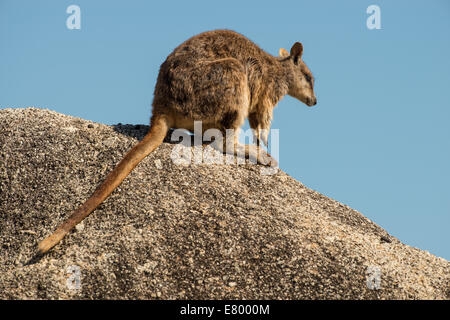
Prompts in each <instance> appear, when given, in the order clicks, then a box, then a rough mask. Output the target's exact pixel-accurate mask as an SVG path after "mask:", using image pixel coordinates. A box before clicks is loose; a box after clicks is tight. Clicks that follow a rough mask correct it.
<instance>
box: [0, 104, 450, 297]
mask: <svg viewBox="0 0 450 320" xmlns="http://www.w3.org/2000/svg"><path fill="white" fill-rule="evenodd" d="M147 130H148V127H147V126H143V125H141V126H131V125H117V126H113V127H110V126H106V125H103V124H98V123H93V122H90V121H86V120H82V119H79V118H74V117H69V116H65V115H62V114H58V113H56V112H52V111H49V110H43V109H35V108H27V109H3V110H0V246H1V250H0V298H1V299H31V298H34V299H36V298H37V299H39V298H43V299H96V298H101V299H128V298H132V299H224V298H226V299H235V298H241V299H449V298H450V289H449V284H450V280H449V271H450V264H449V262H448V261H447V260H445V259H442V258H439V257H436V256H434V255H432V254H430V253H428V252H426V251H422V250H419V249H416V248H413V247H410V246H408V245H405V244H403V243H401V242H400V241H399V240H398V239H396V238H394V237H392V236H390V235H389V234H387V232H386V231H385V230H383V229H382V228H380V227H379V226H378V225H376V224H375V223H373V222H372V221H370V220H369V219H367V218H365V217H364V216H363V215H362V214H360V213H359V212H357V211H355V210H352V209H351V208H349V207H348V206H345V205H343V204H341V203H339V202H337V201H334V200H332V199H329V198H327V197H325V196H323V195H321V194H319V193H317V192H315V191H312V190H310V189H308V188H306V187H305V186H304V185H302V184H301V183H300V182H298V181H296V180H295V179H293V178H291V177H290V176H288V175H287V174H285V173H283V172H282V171H278V173H276V174H273V175H264V174H261V172H260V170H261V168H262V167H261V166H258V165H253V164H241V165H225V164H224V165H219V164H214V165H213V164H198V165H190V166H186V165H179V164H176V163H174V161H172V159H171V156H170V155H171V152H172V150H173V148H175V146H176V145H175V144H170V143H164V144H163V145H161V146H160V147H159V148H158V149H157V150H156V151H155V152H153V153H152V154H151V155H150V156H148V157H147V158H146V159H144V161H142V162H141V163H140V164H139V165H138V167H137V168H136V169H135V170H134V171H133V172H132V173H131V174H130V175H129V176H128V177H127V179H126V180H125V181H124V182H123V183H122V185H121V186H120V187H119V188H118V189H117V190H116V191H115V192H114V193H113V194H112V195H111V196H110V197H109V198H108V199H107V200H106V201H105V202H104V203H103V204H102V205H101V206H100V207H99V208H98V209H97V210H95V211H94V212H93V213H92V214H91V215H90V216H89V217H88V218H87V219H85V220H84V222H83V223H82V224H80V225H79V226H77V228H76V229H75V230H74V231H73V232H71V233H70V234H69V235H68V236H66V238H65V239H64V240H63V241H62V242H61V243H59V245H57V246H56V247H55V248H54V249H53V250H52V251H51V252H50V253H49V254H47V255H46V256H44V257H43V258H42V259H41V260H40V261H38V262H36V263H34V264H30V265H26V262H27V261H28V260H29V259H30V258H31V257H32V256H33V254H34V252H35V251H34V250H35V248H36V244H37V242H38V241H40V240H42V239H43V238H44V237H45V236H47V235H49V234H50V233H51V232H53V231H54V230H55V228H56V226H57V225H58V224H59V223H60V222H62V221H63V220H64V219H65V218H66V217H67V216H68V215H69V213H70V211H71V210H73V209H75V208H76V207H77V206H78V205H80V204H81V203H82V202H83V201H84V200H86V199H87V198H88V196H90V194H91V193H92V192H93V190H94V189H95V188H96V186H97V185H98V184H99V183H100V182H101V181H102V179H103V178H104V177H105V175H106V174H107V173H108V172H109V171H110V170H111V169H112V168H113V166H114V165H115V164H116V163H117V162H118V161H119V160H120V159H121V158H122V156H123V155H124V153H125V152H126V151H127V150H129V149H130V148H131V147H132V146H133V145H134V144H135V143H136V142H137V139H140V138H142V137H143V135H144V134H145V133H146V131H147ZM78 272H79V273H78ZM78 274H79V279H80V281H79V282H77V281H76V279H77V276H78ZM378 275H379V277H378ZM377 279H379V282H377V281H378V280H377Z"/></svg>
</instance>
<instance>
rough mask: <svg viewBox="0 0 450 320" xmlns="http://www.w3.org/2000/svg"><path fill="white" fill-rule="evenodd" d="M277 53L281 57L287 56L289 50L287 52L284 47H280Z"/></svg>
mask: <svg viewBox="0 0 450 320" xmlns="http://www.w3.org/2000/svg"><path fill="white" fill-rule="evenodd" d="M278 55H279V56H280V57H281V58H287V57H289V52H287V50H286V49H283V48H280V50H278Z"/></svg>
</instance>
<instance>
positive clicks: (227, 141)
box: [212, 111, 278, 167]
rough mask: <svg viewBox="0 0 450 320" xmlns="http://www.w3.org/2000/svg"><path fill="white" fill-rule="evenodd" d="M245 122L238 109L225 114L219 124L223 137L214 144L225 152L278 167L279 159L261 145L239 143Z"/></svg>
mask: <svg viewBox="0 0 450 320" xmlns="http://www.w3.org/2000/svg"><path fill="white" fill-rule="evenodd" d="M243 122H244V117H243V115H242V113H240V112H238V111H235V112H231V114H227V115H225V117H224V119H223V121H222V123H221V124H220V125H219V127H221V129H222V130H221V131H222V137H221V138H219V139H216V140H215V141H214V143H213V144H212V146H213V147H214V148H216V149H217V150H219V151H221V152H223V153H225V154H232V155H235V156H237V157H240V158H243V159H249V160H250V161H252V162H254V163H259V164H262V165H266V166H272V167H276V166H277V165H278V164H277V161H276V160H275V159H274V158H272V157H271V156H270V155H269V154H268V153H267V152H265V151H264V150H263V149H262V148H261V147H260V146H255V145H249V144H241V143H239V132H240V127H241V125H242V123H243Z"/></svg>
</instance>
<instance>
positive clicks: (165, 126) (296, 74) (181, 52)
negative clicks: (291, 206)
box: [38, 30, 316, 254]
mask: <svg viewBox="0 0 450 320" xmlns="http://www.w3.org/2000/svg"><path fill="white" fill-rule="evenodd" d="M302 52H303V46H302V45H301V44H300V43H299V42H296V43H295V44H294V45H293V46H292V48H291V51H290V54H288V53H287V51H286V50H284V49H280V57H274V56H272V55H270V54H268V53H266V52H265V51H263V50H262V49H260V48H259V47H258V46H257V45H256V44H254V43H253V42H252V41H250V40H249V39H247V38H246V37H244V36H243V35H241V34H239V33H236V32H234V31H228V30H216V31H210V32H204V33H201V34H199V35H197V36H194V37H192V38H190V39H188V40H187V41H185V42H184V43H182V44H181V45H179V46H178V47H177V48H175V50H174V51H173V52H172V53H171V54H170V55H169V56H168V57H167V59H166V61H164V63H163V64H162V65H161V68H160V71H159V75H158V80H157V83H156V87H155V93H154V100H153V111H152V113H153V115H152V119H151V126H150V131H149V133H148V134H147V135H146V136H145V137H144V139H143V140H142V141H141V142H139V143H138V144H137V145H136V146H135V147H134V148H132V149H131V150H130V151H129V152H128V153H127V154H126V155H125V157H124V158H123V159H122V161H121V162H120V163H119V164H118V165H117V167H116V168H115V169H114V170H113V171H112V172H111V173H110V174H109V175H108V176H107V178H106V180H105V181H104V182H103V183H102V184H101V185H100V186H99V187H98V188H97V190H96V191H95V192H94V194H93V195H92V196H91V197H90V198H89V199H88V200H87V201H86V202H85V203H84V204H83V205H82V206H81V207H80V208H79V209H77V210H76V211H74V212H73V213H72V215H71V216H70V217H69V218H68V219H67V220H66V221H65V222H64V223H63V224H62V225H60V226H59V227H58V229H57V230H56V231H55V232H54V233H53V234H52V235H51V236H49V237H48V238H46V239H44V240H43V241H42V242H41V243H40V244H39V246H38V252H39V254H44V253H45V252H47V251H48V250H49V249H51V248H52V247H53V246H54V245H56V244H57V243H58V242H59V241H60V240H61V239H62V238H63V237H64V236H65V235H66V234H67V233H68V232H69V231H70V230H71V229H72V228H73V227H74V226H75V225H77V224H78V223H79V222H80V221H82V220H83V219H84V218H85V217H86V216H87V215H89V214H90V213H91V212H92V211H93V210H94V209H95V208H96V207H97V206H98V205H99V204H100V203H102V202H103V201H104V200H105V199H106V198H107V197H108V196H109V195H110V194H111V192H112V191H113V190H114V189H115V188H116V187H117V186H118V185H119V184H120V183H121V182H122V181H123V180H124V179H125V177H126V176H127V175H128V174H129V173H130V172H131V170H133V168H134V167H135V166H136V165H137V164H138V163H139V162H140V161H141V160H142V159H144V158H145V157H146V156H147V155H148V154H149V153H150V152H152V151H153V150H154V149H156V148H157V147H158V146H159V145H160V144H161V143H162V141H163V139H164V137H165V135H166V134H167V131H168V130H169V129H170V128H171V127H173V128H184V129H187V130H191V131H193V129H194V121H202V129H203V131H205V130H207V129H209V128H217V129H219V130H221V131H222V132H224V139H223V141H221V142H219V143H217V145H216V146H217V147H218V148H219V149H220V150H221V151H223V152H230V150H231V152H232V153H234V154H236V155H238V156H246V157H250V158H253V159H255V160H257V161H258V162H259V163H262V164H266V165H271V164H272V165H273V164H275V161H274V160H273V159H272V158H271V157H270V156H269V155H268V154H267V153H265V152H264V151H263V150H262V149H261V148H259V147H258V146H259V141H260V139H261V140H262V141H263V142H264V143H265V144H266V145H267V134H268V130H269V128H270V123H271V120H272V110H273V108H274V107H275V105H276V104H277V103H278V101H279V100H280V99H281V98H282V97H283V96H285V95H286V94H289V95H291V96H293V97H295V98H297V99H299V100H300V101H302V102H304V103H306V104H307V105H309V106H312V105H315V104H316V98H315V95H314V90H313V84H314V82H313V81H314V80H313V78H312V75H311V72H310V71H309V69H308V67H307V66H306V65H305V64H304V62H303V61H302V60H301V56H302ZM247 117H248V119H249V123H250V126H251V128H252V129H254V131H255V135H256V139H257V146H253V145H245V146H243V145H240V144H239V143H238V141H237V136H238V134H237V133H238V131H239V128H240V127H241V126H242V124H243V123H244V120H245V118H247ZM226 129H234V130H235V135H234V136H233V137H232V139H229V137H227V139H229V140H228V141H227V140H226V139H225V130H226ZM230 145H231V146H232V147H234V148H231V149H227V148H226V147H228V146H230Z"/></svg>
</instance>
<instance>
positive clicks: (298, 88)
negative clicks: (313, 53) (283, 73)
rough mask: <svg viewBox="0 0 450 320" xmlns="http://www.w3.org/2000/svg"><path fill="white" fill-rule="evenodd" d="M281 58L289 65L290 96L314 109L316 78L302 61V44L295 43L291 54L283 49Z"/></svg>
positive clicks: (280, 52)
mask: <svg viewBox="0 0 450 320" xmlns="http://www.w3.org/2000/svg"><path fill="white" fill-rule="evenodd" d="M279 54H280V57H281V58H283V59H284V60H283V61H284V62H285V63H287V68H288V70H289V74H290V75H291V77H289V81H288V89H289V91H288V95H290V96H291V97H294V98H296V99H298V100H300V101H301V102H303V103H305V104H306V105H308V106H310V107H312V106H314V105H316V103H317V98H316V95H315V94H314V78H313V76H312V73H311V71H310V70H309V68H308V67H307V66H306V64H305V63H304V62H303V60H302V54H303V45H302V44H301V43H300V42H296V43H294V45H293V46H292V48H291V52H290V53H288V52H287V50H285V49H283V48H281V49H280V51H279Z"/></svg>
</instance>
